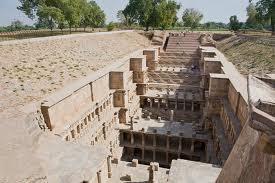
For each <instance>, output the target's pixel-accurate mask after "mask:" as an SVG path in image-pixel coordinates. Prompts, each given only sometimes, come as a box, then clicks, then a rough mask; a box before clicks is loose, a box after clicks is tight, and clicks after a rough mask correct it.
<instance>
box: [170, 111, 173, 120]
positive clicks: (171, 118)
mask: <svg viewBox="0 0 275 183" xmlns="http://www.w3.org/2000/svg"><path fill="white" fill-rule="evenodd" d="M170 121H171V122H172V121H174V110H171V113H170Z"/></svg>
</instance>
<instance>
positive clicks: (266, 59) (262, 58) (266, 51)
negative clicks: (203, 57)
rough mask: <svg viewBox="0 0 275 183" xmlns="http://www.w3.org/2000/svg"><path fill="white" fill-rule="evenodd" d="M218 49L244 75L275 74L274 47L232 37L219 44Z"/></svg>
mask: <svg viewBox="0 0 275 183" xmlns="http://www.w3.org/2000/svg"><path fill="white" fill-rule="evenodd" d="M218 48H219V50H221V51H222V52H223V53H224V54H225V56H226V57H227V58H228V60H229V61H231V62H232V63H233V64H234V65H235V66H236V67H237V69H238V70H239V71H240V73H242V74H245V75H247V74H248V73H252V74H258V75H262V74H271V73H275V47H274V46H271V45H267V44H264V43H257V42H256V41H251V40H247V39H242V38H240V37H238V36H232V37H230V38H227V39H225V40H222V41H220V42H218Z"/></svg>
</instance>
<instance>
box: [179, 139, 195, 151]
mask: <svg viewBox="0 0 275 183" xmlns="http://www.w3.org/2000/svg"><path fill="white" fill-rule="evenodd" d="M191 145H192V141H191V139H184V138H183V139H182V141H181V147H182V150H183V151H190V150H191Z"/></svg>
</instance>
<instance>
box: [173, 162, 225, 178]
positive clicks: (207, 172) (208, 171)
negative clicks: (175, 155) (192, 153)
mask: <svg viewBox="0 0 275 183" xmlns="http://www.w3.org/2000/svg"><path fill="white" fill-rule="evenodd" d="M220 171H221V168H219V167H215V165H212V164H206V163H201V162H195V161H188V160H182V159H180V160H173V161H172V165H171V169H170V173H169V178H168V183H202V182H203V183H214V182H215V181H216V179H217V177H218V176H219V173H220ZM202 177H203V178H202Z"/></svg>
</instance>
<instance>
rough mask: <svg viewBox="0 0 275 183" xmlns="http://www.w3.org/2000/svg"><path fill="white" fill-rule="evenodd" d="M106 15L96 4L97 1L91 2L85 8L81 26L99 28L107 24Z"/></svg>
mask: <svg viewBox="0 0 275 183" xmlns="http://www.w3.org/2000/svg"><path fill="white" fill-rule="evenodd" d="M105 19H106V17H105V13H104V12H103V11H102V10H101V8H100V7H99V6H98V5H97V4H96V2H95V1H91V2H89V3H88V5H87V6H85V7H84V12H83V16H82V18H81V25H82V26H83V27H84V31H85V29H86V27H88V26H90V27H99V26H103V25H104V24H105Z"/></svg>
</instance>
